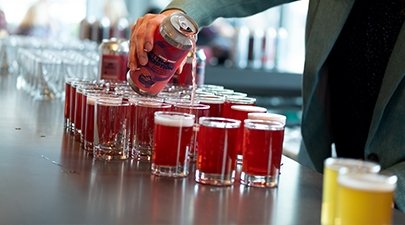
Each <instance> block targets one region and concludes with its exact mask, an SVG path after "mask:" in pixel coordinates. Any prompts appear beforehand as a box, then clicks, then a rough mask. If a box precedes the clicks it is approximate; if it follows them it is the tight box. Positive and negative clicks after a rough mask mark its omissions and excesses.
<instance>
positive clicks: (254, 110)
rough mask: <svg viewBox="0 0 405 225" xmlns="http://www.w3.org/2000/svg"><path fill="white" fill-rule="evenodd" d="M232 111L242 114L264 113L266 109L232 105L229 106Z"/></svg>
mask: <svg viewBox="0 0 405 225" xmlns="http://www.w3.org/2000/svg"><path fill="white" fill-rule="evenodd" d="M231 109H232V110H238V111H243V112H266V111H267V109H266V108H264V107H260V106H253V105H233V106H231Z"/></svg>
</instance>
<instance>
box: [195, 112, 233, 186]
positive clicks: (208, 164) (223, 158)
mask: <svg viewBox="0 0 405 225" xmlns="http://www.w3.org/2000/svg"><path fill="white" fill-rule="evenodd" d="M239 126H240V121H238V120H233V119H227V118H218V117H202V118H200V130H199V132H198V153H197V164H196V165H197V167H196V168H197V173H196V180H197V182H200V183H207V184H214V185H215V184H219V185H228V184H232V183H233V179H234V178H233V177H234V173H235V167H236V146H237V145H238V144H239V142H240V140H238V139H237V131H238V128H239ZM221 179H224V180H221Z"/></svg>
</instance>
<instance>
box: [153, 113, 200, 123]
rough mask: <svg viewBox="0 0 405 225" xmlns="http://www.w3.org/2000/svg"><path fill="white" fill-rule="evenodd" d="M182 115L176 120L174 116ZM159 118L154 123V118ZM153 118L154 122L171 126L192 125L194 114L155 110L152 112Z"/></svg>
mask: <svg viewBox="0 0 405 225" xmlns="http://www.w3.org/2000/svg"><path fill="white" fill-rule="evenodd" d="M179 117H182V118H183V119H181V120H180V121H179V120H176V119H175V118H179ZM157 118H158V120H159V119H161V121H160V122H158V123H156V119H157ZM153 119H154V123H155V124H160V125H166V126H172V127H192V126H193V125H194V120H195V115H194V114H190V113H183V112H173V111H156V112H154V113H153Z"/></svg>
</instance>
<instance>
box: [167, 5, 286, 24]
mask: <svg viewBox="0 0 405 225" xmlns="http://www.w3.org/2000/svg"><path fill="white" fill-rule="evenodd" d="M293 1H294V0H203V1H202V0H173V1H172V2H171V3H169V5H168V6H167V7H166V8H165V10H167V9H180V10H182V11H183V12H185V13H186V14H187V15H189V16H191V17H192V18H193V19H194V20H195V21H196V22H197V24H198V25H199V27H203V26H208V25H210V24H211V23H212V22H213V21H214V20H215V19H216V18H218V17H224V18H231V17H245V16H250V15H253V14H256V13H259V12H262V11H264V10H266V9H269V8H271V7H273V6H277V5H280V4H283V3H288V2H293Z"/></svg>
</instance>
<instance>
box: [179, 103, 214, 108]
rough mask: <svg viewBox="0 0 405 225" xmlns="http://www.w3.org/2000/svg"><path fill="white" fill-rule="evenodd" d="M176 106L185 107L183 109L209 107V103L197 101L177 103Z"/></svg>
mask: <svg viewBox="0 0 405 225" xmlns="http://www.w3.org/2000/svg"><path fill="white" fill-rule="evenodd" d="M173 106H174V107H178V108H183V109H209V108H210V106H209V105H205V104H200V103H195V104H187V103H177V104H175V105H173Z"/></svg>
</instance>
